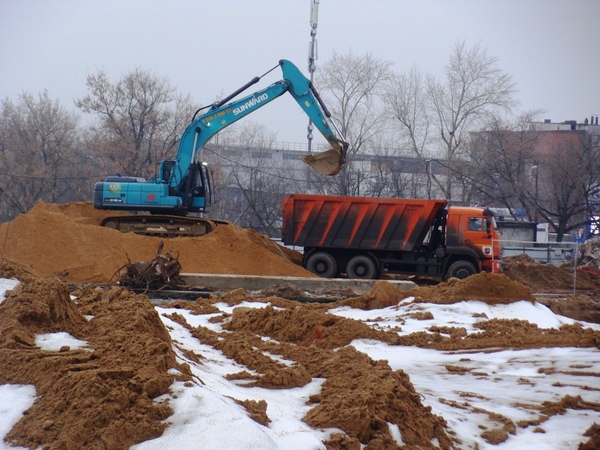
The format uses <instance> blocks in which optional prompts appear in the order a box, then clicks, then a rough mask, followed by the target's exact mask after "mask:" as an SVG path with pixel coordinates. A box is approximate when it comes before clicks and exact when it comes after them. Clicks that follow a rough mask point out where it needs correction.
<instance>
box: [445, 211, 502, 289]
mask: <svg viewBox="0 0 600 450" xmlns="http://www.w3.org/2000/svg"><path fill="white" fill-rule="evenodd" d="M499 240H500V235H499V233H498V230H497V225H496V220H495V219H494V215H493V213H492V212H491V211H490V210H489V209H482V208H468V207H450V208H448V216H447V219H446V251H447V253H449V254H452V255H454V256H453V257H451V258H450V259H449V260H448V263H447V264H448V272H450V273H451V274H452V275H453V276H457V275H458V278H463V277H462V276H460V274H461V270H462V271H465V270H469V271H471V273H472V269H471V268H470V267H469V264H468V263H469V262H470V263H471V264H472V265H473V266H475V269H476V272H480V271H485V272H491V273H499V272H500V242H499ZM458 261H462V263H461V265H462V267H464V268H463V269H457V265H458ZM452 265H454V268H453V269H452V270H450V267H452Z"/></svg>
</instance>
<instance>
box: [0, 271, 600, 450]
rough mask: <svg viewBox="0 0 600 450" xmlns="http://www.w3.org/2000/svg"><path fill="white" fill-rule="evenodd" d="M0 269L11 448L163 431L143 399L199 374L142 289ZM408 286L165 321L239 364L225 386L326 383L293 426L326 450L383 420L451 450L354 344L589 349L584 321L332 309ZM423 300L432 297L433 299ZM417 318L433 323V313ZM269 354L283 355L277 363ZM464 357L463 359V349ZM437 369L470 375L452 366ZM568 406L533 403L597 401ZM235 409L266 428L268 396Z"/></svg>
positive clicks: (369, 438) (391, 297)
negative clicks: (405, 323)
mask: <svg viewBox="0 0 600 450" xmlns="http://www.w3.org/2000/svg"><path fill="white" fill-rule="evenodd" d="M0 277H3V278H6V277H16V278H18V279H21V280H22V282H21V284H20V285H18V286H17V287H16V288H15V289H14V290H13V291H12V292H10V293H8V294H7V298H6V299H5V300H4V302H3V303H2V304H0V329H1V330H2V333H1V334H0V383H18V384H32V385H34V386H35V388H36V393H37V400H36V402H35V404H34V405H33V406H32V407H31V408H30V409H29V410H28V412H27V414H26V415H24V416H23V418H22V419H21V421H19V422H18V423H17V425H16V426H15V427H14V428H13V429H12V430H11V432H10V434H9V435H8V438H7V439H8V441H9V442H10V443H11V444H13V445H20V446H26V447H29V448H38V447H42V448H84V447H85V448H110V449H126V448H129V446H130V445H132V444H133V443H136V442H140V441H143V440H147V439H151V438H154V437H157V436H159V435H161V434H162V432H163V431H164V429H165V427H166V426H167V422H166V421H168V418H169V416H170V415H171V414H172V411H171V408H170V406H169V404H168V403H164V402H163V403H155V402H153V399H156V398H157V397H158V396H160V395H161V394H163V393H166V392H168V389H169V386H170V385H171V383H172V382H173V381H174V380H175V379H178V380H184V381H189V382H191V383H194V382H195V381H194V380H193V379H191V377H190V373H191V372H190V370H189V366H187V365H186V364H180V363H178V362H177V361H176V358H175V354H174V350H173V346H174V345H176V343H174V342H171V339H170V336H169V333H168V332H167V330H166V329H165V327H164V325H163V324H162V322H161V320H160V318H159V317H158V314H157V312H156V309H155V308H154V307H153V306H152V305H151V304H150V302H149V300H148V299H147V297H145V296H142V295H134V294H132V293H130V292H128V291H126V290H124V289H121V288H109V289H106V290H98V289H93V288H91V287H86V288H83V289H82V290H80V291H76V292H74V294H75V296H76V300H75V301H73V300H71V298H70V296H69V295H68V291H67V288H66V285H65V284H64V283H63V282H60V281H58V280H56V279H54V278H43V277H40V276H37V275H36V274H35V272H33V271H32V270H31V269H30V268H28V267H25V266H21V265H19V264H17V263H12V262H9V261H5V260H0ZM473 278H474V281H471V284H472V286H475V285H477V284H478V279H477V278H476V277H473ZM479 278H480V279H479V283H480V282H481V280H486V281H487V282H493V281H497V284H499V285H502V284H503V283H504V290H503V292H505V293H506V292H512V289H513V288H514V289H515V292H517V291H518V289H520V288H519V285H518V283H515V282H512V283H514V284H513V285H511V284H510V283H509V282H507V281H506V280H505V279H504V278H505V277H502V276H494V277H492V278H490V279H487V278H485V277H479ZM469 285H470V284H468V283H462V282H452V283H447V284H445V286H444V284H442V285H440V286H438V287H437V290H438V291H440V290H442V289H445V291H444V292H446V294H447V295H449V296H453V295H454V296H455V297H456V300H457V301H458V298H457V297H458V292H459V291H462V292H468V290H469V289H468V287H469ZM415 291H417V290H415ZM411 292H412V291H409V292H408V294H410V293H411ZM423 292H424V291H423ZM431 292H436V290H432V291H431ZM523 292H525V291H523ZM406 294H407V292H404V291H400V290H398V289H397V288H395V287H394V286H393V285H391V284H390V283H387V282H384V281H382V282H379V283H377V285H376V286H375V288H374V289H373V290H372V291H371V292H369V293H368V294H365V295H364V296H362V297H357V298H355V299H349V300H344V301H340V302H336V303H331V304H302V305H299V304H298V303H297V302H294V301H290V300H287V299H285V298H277V297H257V298H254V297H252V296H251V295H248V294H247V293H246V292H244V291H243V290H241V289H237V290H234V291H231V292H229V293H226V294H222V295H216V294H214V295H213V296H212V297H211V298H209V299H198V300H197V301H196V302H186V301H179V302H176V303H171V304H170V307H173V308H175V309H177V308H179V309H182V308H186V309H189V310H191V311H193V312H194V313H195V314H199V315H202V314H211V315H213V317H212V318H211V322H213V323H215V322H220V323H222V328H223V331H222V332H217V331H214V330H213V329H211V328H208V327H203V326H192V325H190V324H189V323H187V322H186V320H185V318H184V316H183V315H181V314H178V313H177V312H175V313H171V314H169V316H168V317H169V318H170V319H172V320H174V321H176V322H178V323H180V324H182V325H184V326H185V327H186V328H187V329H188V330H189V331H190V333H191V334H192V335H193V336H195V337H196V338H198V339H199V340H200V341H201V342H202V343H203V344H205V345H210V346H213V347H215V348H216V349H218V350H220V351H221V352H222V353H223V354H224V355H225V356H226V357H227V358H230V359H232V360H235V361H236V362H237V363H239V364H240V365H241V366H243V367H244V369H243V370H241V371H240V372H238V373H231V374H229V375H228V376H227V378H229V379H231V380H244V381H245V383H247V385H248V386H260V387H262V388H264V389H284V388H293V387H300V386H305V385H306V384H307V383H309V382H311V380H313V379H315V378H322V379H324V383H323V385H322V389H321V391H320V392H319V393H318V394H317V395H314V396H312V397H311V398H310V399H309V405H310V406H311V409H310V410H309V411H308V412H307V414H306V415H305V417H304V418H303V420H304V421H305V422H306V423H307V424H309V425H310V426H312V427H315V428H320V429H325V428H329V427H336V428H339V429H341V430H342V431H343V432H344V434H342V433H338V434H334V435H332V436H331V437H330V439H329V440H328V441H327V442H325V445H326V446H327V448H331V449H338V448H361V446H363V447H365V448H372V449H378V448H396V441H395V440H394V438H393V436H392V435H391V434H390V427H389V426H388V425H387V424H394V425H397V426H398V428H399V429H400V430H401V433H402V438H403V440H404V444H405V446H406V447H407V448H424V449H425V448H442V449H450V448H460V446H461V443H460V442H459V441H458V440H457V439H456V437H455V434H454V432H453V431H452V429H451V427H450V426H449V425H448V424H447V423H446V421H445V420H444V418H443V417H440V416H438V415H435V414H433V413H432V412H431V408H430V407H427V406H425V405H424V404H423V403H422V399H421V396H420V395H419V393H418V392H416V390H415V388H414V386H413V385H412V383H411V381H410V379H409V377H408V376H407V374H406V373H405V372H404V371H402V370H392V368H391V367H390V366H389V365H388V363H387V362H386V361H376V360H373V359H371V358H370V357H368V356H367V355H365V354H364V353H361V352H359V351H357V350H356V349H355V348H354V347H352V346H349V345H348V344H349V343H351V342H352V341H353V340H354V339H359V338H362V339H372V340H380V341H383V342H386V343H388V344H390V345H413V346H420V347H424V348H436V349H442V350H458V349H483V348H486V349H495V350H499V349H502V348H527V347H537V348H543V347H546V346H547V347H556V346H563V345H564V346H573V347H578V346H587V347H590V346H596V347H597V346H598V342H599V340H598V332H597V331H596V332H594V331H592V330H590V329H585V330H584V329H583V328H581V327H580V326H564V327H562V328H561V329H559V330H542V329H538V328H537V327H536V326H535V325H532V324H529V323H528V322H523V321H519V320H488V319H487V318H486V317H483V316H482V317H480V321H479V322H477V324H476V326H477V327H478V328H480V329H481V330H482V331H481V333H472V334H470V335H469V336H466V333H465V331H464V330H460V329H457V328H456V327H452V326H436V325H432V326H431V327H430V329H429V331H428V332H427V333H412V334H408V335H403V336H399V335H398V334H397V333H396V332H395V331H394V330H389V329H377V328H373V327H369V326H367V325H365V324H364V323H363V322H362V321H355V320H352V319H347V318H342V317H339V316H336V315H333V314H330V313H329V311H328V310H329V309H330V308H336V307H339V306H342V305H347V304H348V302H357V304H359V303H360V302H361V300H360V298H362V302H363V304H364V305H365V306H366V307H369V306H373V305H375V304H388V306H389V307H391V308H394V307H395V306H394V305H397V303H398V301H400V300H401V299H402V298H404V297H405V296H406ZM423 295H425V294H423ZM436 295H437V294H436ZM431 298H432V299H433V300H435V298H436V296H435V295H432V296H431ZM490 298H491V297H490ZM256 301H258V302H261V303H264V302H268V303H271V304H272V305H273V306H266V307H261V308H248V307H243V306H237V307H236V308H235V309H234V310H233V313H232V314H229V313H221V314H220V315H217V316H214V314H215V312H219V311H220V310H219V309H218V308H217V307H216V306H215V304H217V303H223V302H224V303H228V304H229V305H239V304H240V303H241V302H256ZM423 301H424V299H423V297H421V298H420V299H419V300H415V301H414V302H413V304H414V305H415V307H416V308H417V309H418V308H421V307H423V308H424V307H425V306H424V305H425V304H424V303H422V302H423ZM513 301H516V298H515V299H513ZM490 302H491V300H490ZM404 303H406V302H404ZM411 311H413V312H411ZM398 314H411V317H412V316H414V314H415V313H414V309H411V308H408V309H405V310H404V312H400V309H399V308H398ZM90 317H91V318H90ZM407 318H408V317H407ZM424 318H425V317H424ZM427 319H435V318H434V317H433V316H432V315H431V314H430V316H429V317H427ZM50 331H52V332H58V331H62V332H67V333H69V334H71V335H72V336H74V337H76V338H77V339H80V340H82V341H85V342H86V343H87V346H86V347H84V348H82V349H71V348H68V347H66V348H61V349H59V350H56V351H47V350H45V351H43V350H41V349H40V348H39V347H37V346H36V345H35V335H37V334H40V333H45V332H50ZM185 355H186V357H187V358H188V359H189V360H190V361H195V362H197V363H199V362H201V361H202V358H203V355H201V354H196V353H194V352H192V351H191V350H186V354H185ZM272 355H279V356H280V357H281V358H283V359H284V360H286V362H285V363H284V362H282V361H281V360H280V357H273V356H272ZM466 355H467V353H466ZM465 358H466V359H465V361H468V356H465ZM465 364H466V363H465ZM447 370H449V371H455V372H460V371H463V372H468V371H469V370H470V369H469V368H468V367H466V366H465V367H459V366H452V367H447ZM540 370H552V368H540ZM478 376H487V375H486V374H483V373H480V374H478ZM567 400H569V401H570V403H569V404H568V405H564V404H562V403H558V402H557V403H556V405H541V406H540V408H542V407H543V408H544V409H543V412H544V414H545V415H544V416H543V417H546V419H544V420H547V418H548V417H551V416H552V415H556V414H562V413H564V410H565V408H575V409H593V408H595V407H596V406H597V405H596V404H592V405H591V406H590V405H589V404H582V400H581V399H578V398H572V399H568V398H565V399H564V401H567ZM238 403H240V404H241V405H242V406H244V407H245V408H246V409H247V411H248V415H249V416H250V417H252V418H254V420H256V421H258V422H259V423H262V424H265V425H266V424H268V423H269V422H270V418H269V416H268V414H267V411H268V409H267V406H268V405H267V404H266V402H264V401H261V402H256V401H247V400H239V401H238ZM451 406H452V405H451ZM458 407H466V406H465V405H459V406H458ZM532 407H533V406H532ZM551 408H552V409H551ZM526 425H527V424H526ZM515 426H525V425H519V424H515V423H513V422H511V421H510V420H508V419H507V421H506V427H507V429H506V430H500V431H501V432H503V433H504V434H506V433H510V432H511V427H513V428H514V427H515ZM492 431H494V432H496V431H498V430H492ZM590 433H592V434H593V435H592V437H591V438H590V441H589V445H593V442H594V441H593V439H597V433H596V432H595V431H590ZM482 436H484V437H485V439H486V440H487V441H488V442H489V443H494V442H502V441H503V440H505V439H506V436H504V435H502V436H497V435H495V434H492V433H491V431H489V430H488V431H486V432H484V433H482ZM432 442H435V443H436V445H435V446H434V445H433V444H432ZM590 448H592V447H590Z"/></svg>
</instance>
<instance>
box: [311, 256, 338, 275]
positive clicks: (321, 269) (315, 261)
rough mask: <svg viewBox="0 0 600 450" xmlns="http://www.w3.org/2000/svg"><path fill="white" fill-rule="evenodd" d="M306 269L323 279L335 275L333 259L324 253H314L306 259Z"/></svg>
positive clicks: (335, 268) (335, 265) (335, 266)
mask: <svg viewBox="0 0 600 450" xmlns="http://www.w3.org/2000/svg"><path fill="white" fill-rule="evenodd" d="M306 268H307V269H308V270H310V271H311V272H312V273H314V274H317V275H319V276H320V277H323V278H332V277H333V276H335V274H336V273H337V262H336V261H335V258H334V257H333V256H331V255H330V254H329V253H326V252H316V253H313V254H312V255H310V256H309V257H308V260H307V261H306Z"/></svg>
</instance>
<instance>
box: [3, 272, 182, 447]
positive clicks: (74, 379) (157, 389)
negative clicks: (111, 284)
mask: <svg viewBox="0 0 600 450" xmlns="http://www.w3.org/2000/svg"><path fill="white" fill-rule="evenodd" d="M0 277H2V278H7V277H9V278H17V279H20V280H21V283H20V284H18V285H17V286H16V287H15V288H14V289H13V290H12V291H10V292H7V294H6V298H5V299H4V301H2V303H0V330H2V332H1V333H0V384H8V383H10V384H25V385H34V386H35V390H36V396H37V398H36V401H35V403H34V404H33V406H32V407H31V408H29V410H28V411H27V414H25V415H24V416H23V418H22V419H21V420H20V421H19V422H18V423H17V424H16V425H15V426H14V427H13V428H12V430H11V431H10V433H9V434H8V435H7V437H6V440H7V441H8V442H9V443H11V445H18V446H24V447H27V448H65V449H66V448H113V449H120V448H122V449H125V448H128V447H129V446H131V445H133V444H134V443H137V442H141V441H145V440H148V439H152V438H155V437H158V436H160V435H161V434H162V432H163V430H164V429H165V428H166V426H167V424H166V423H164V422H162V421H163V420H164V419H167V418H168V417H169V416H170V415H171V413H172V411H171V408H170V407H169V405H167V404H164V403H156V402H154V399H155V398H156V397H158V396H160V395H162V394H164V393H166V392H167V391H168V389H169V387H170V386H171V384H172V383H173V381H174V379H175V375H173V372H172V370H174V369H176V370H177V371H178V372H177V373H179V374H180V377H181V378H182V379H186V377H187V371H186V367H185V366H182V365H180V364H179V363H177V362H176V358H175V353H174V351H173V349H172V347H171V338H170V335H169V333H168V331H167V330H166V329H165V327H164V325H163V323H162V322H161V320H160V318H159V316H158V314H157V312H156V310H155V309H154V307H153V306H152V305H151V304H150V302H149V301H148V299H147V298H146V297H144V296H138V295H134V294H132V293H130V292H128V291H127V290H125V289H122V288H112V289H109V290H107V291H100V290H91V289H88V290H86V291H85V292H80V293H78V300H77V303H75V302H74V301H73V300H71V296H70V294H69V291H68V289H67V287H66V285H65V284H64V283H62V282H60V281H58V280H56V279H55V278H44V277H38V276H34V275H32V272H31V269H30V268H28V267H25V266H22V265H19V264H16V263H11V264H8V263H7V262H6V261H3V263H2V264H1V265H0ZM90 315H93V316H94V317H93V319H91V320H88V318H86V316H87V317H89V316H90ZM56 332H62V333H68V334H69V335H71V336H72V337H74V338H76V339H79V340H80V341H83V343H84V344H85V346H83V347H82V348H73V349H72V348H70V347H69V346H63V347H61V348H60V349H56V350H42V349H41V348H40V347H39V346H37V345H36V336H37V335H41V334H44V333H56Z"/></svg>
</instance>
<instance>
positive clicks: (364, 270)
mask: <svg viewBox="0 0 600 450" xmlns="http://www.w3.org/2000/svg"><path fill="white" fill-rule="evenodd" d="M346 275H348V278H359V279H363V280H370V279H373V278H379V270H378V269H377V264H375V261H373V258H371V257H370V256H366V255H358V256H355V257H354V258H352V259H351V260H350V261H348V265H347V266H346Z"/></svg>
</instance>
